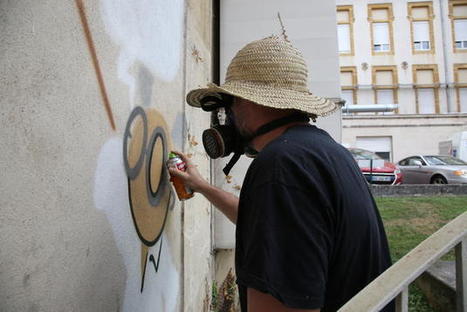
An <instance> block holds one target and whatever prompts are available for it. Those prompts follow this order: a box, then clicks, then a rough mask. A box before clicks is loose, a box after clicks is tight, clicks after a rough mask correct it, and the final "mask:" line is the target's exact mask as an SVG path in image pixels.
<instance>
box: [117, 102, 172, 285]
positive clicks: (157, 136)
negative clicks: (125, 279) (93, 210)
mask: <svg viewBox="0 0 467 312" xmlns="http://www.w3.org/2000/svg"><path fill="white" fill-rule="evenodd" d="M166 129H167V125H166V124H165V121H164V118H163V117H162V115H161V114H160V113H159V112H157V111H156V110H155V109H148V108H146V109H143V108H142V107H140V106H138V107H136V108H135V109H133V111H132V112H131V114H130V117H129V118H128V122H127V125H126V128H125V133H124V136H123V159H124V166H125V171H126V175H127V180H128V199H129V204H130V210H131V216H132V218H133V223H134V226H135V230H136V232H137V234H138V237H139V239H140V240H141V242H142V244H143V246H142V252H141V260H142V262H141V263H142V266H141V275H142V278H141V292H142V291H143V288H144V277H145V272H146V266H147V257H148V247H151V246H154V245H155V244H156V243H157V242H158V241H159V239H160V238H161V234H162V231H163V230H164V226H165V222H166V220H167V214H168V211H169V207H171V206H172V205H173V198H174V196H173V193H172V189H171V188H170V185H169V178H168V174H167V170H166V168H165V163H166V161H167V157H168V152H169V150H171V145H170V141H169V139H168V138H169V137H168V136H167V135H166V133H167V130H166ZM161 249H162V241H161V243H160V246H159V253H158V257H157V262H156V261H155V258H154V256H153V255H150V257H149V260H150V262H153V263H154V267H155V269H156V272H157V271H158V268H159V261H160V253H161Z"/></svg>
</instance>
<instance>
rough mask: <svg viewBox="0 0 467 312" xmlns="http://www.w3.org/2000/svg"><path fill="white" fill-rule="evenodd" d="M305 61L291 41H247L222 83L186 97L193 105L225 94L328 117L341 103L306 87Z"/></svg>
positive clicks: (274, 37) (261, 103) (193, 91)
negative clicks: (208, 97)
mask: <svg viewBox="0 0 467 312" xmlns="http://www.w3.org/2000/svg"><path fill="white" fill-rule="evenodd" d="M307 78H308V70H307V66H306V63H305V60H304V58H303V56H302V54H301V53H300V51H298V50H297V49H296V48H294V47H293V46H292V45H291V44H290V42H288V41H286V40H284V39H282V38H280V37H279V36H270V37H267V38H264V39H261V40H256V41H253V42H251V43H249V44H247V45H246V46H245V47H244V48H243V49H241V50H240V51H238V52H237V55H235V57H234V58H233V59H232V61H231V63H230V65H229V67H228V69H227V75H226V78H225V83H224V84H223V85H220V86H217V85H216V84H213V83H209V84H208V86H207V88H200V89H195V90H192V91H190V92H189V93H188V94H187V97H186V100H187V102H188V104H190V105H191V106H194V107H200V106H201V103H200V101H201V100H202V99H203V98H204V97H206V96H216V95H218V94H219V93H226V94H230V95H233V96H237V97H240V98H244V99H246V100H250V101H252V102H254V103H257V104H259V105H264V106H268V107H273V108H279V109H297V110H300V111H303V112H306V113H309V114H312V115H316V116H325V115H328V114H330V113H332V112H334V111H335V110H336V109H337V108H338V107H339V106H338V105H337V104H336V103H334V102H333V101H331V100H329V99H326V98H323V97H320V96H316V95H313V94H311V92H310V91H309V90H308V87H307Z"/></svg>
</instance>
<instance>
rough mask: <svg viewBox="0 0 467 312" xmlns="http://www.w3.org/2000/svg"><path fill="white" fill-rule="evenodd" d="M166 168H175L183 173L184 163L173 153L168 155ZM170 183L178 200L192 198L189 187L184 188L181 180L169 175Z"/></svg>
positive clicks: (191, 191)
mask: <svg viewBox="0 0 467 312" xmlns="http://www.w3.org/2000/svg"><path fill="white" fill-rule="evenodd" d="M167 168H177V169H178V170H181V171H185V170H186V164H185V162H184V161H183V160H182V159H181V158H180V156H178V155H177V154H175V153H170V154H169V159H168V160H167ZM170 182H172V184H173V186H174V188H175V191H176V192H177V196H178V199H179V200H187V199H190V198H192V197H193V195H194V193H193V190H191V189H190V188H189V187H187V186H185V184H184V183H183V181H182V179H180V178H179V177H175V176H172V175H170Z"/></svg>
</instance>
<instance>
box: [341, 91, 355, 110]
mask: <svg viewBox="0 0 467 312" xmlns="http://www.w3.org/2000/svg"><path fill="white" fill-rule="evenodd" d="M342 98H343V99H344V100H345V106H349V105H354V102H353V90H342Z"/></svg>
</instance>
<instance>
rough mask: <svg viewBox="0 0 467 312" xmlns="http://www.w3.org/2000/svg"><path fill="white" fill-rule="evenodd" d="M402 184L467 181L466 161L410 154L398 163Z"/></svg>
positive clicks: (448, 157) (447, 157) (449, 157)
mask: <svg viewBox="0 0 467 312" xmlns="http://www.w3.org/2000/svg"><path fill="white" fill-rule="evenodd" d="M398 165H399V168H400V170H401V171H402V174H403V176H404V181H403V183H404V184H428V183H430V184H448V183H449V184H459V183H467V163H466V162H464V161H463V160H461V159H459V158H455V157H451V156H435V155H427V156H422V155H418V156H411V157H407V158H404V159H402V160H401V161H399V163H398Z"/></svg>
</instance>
